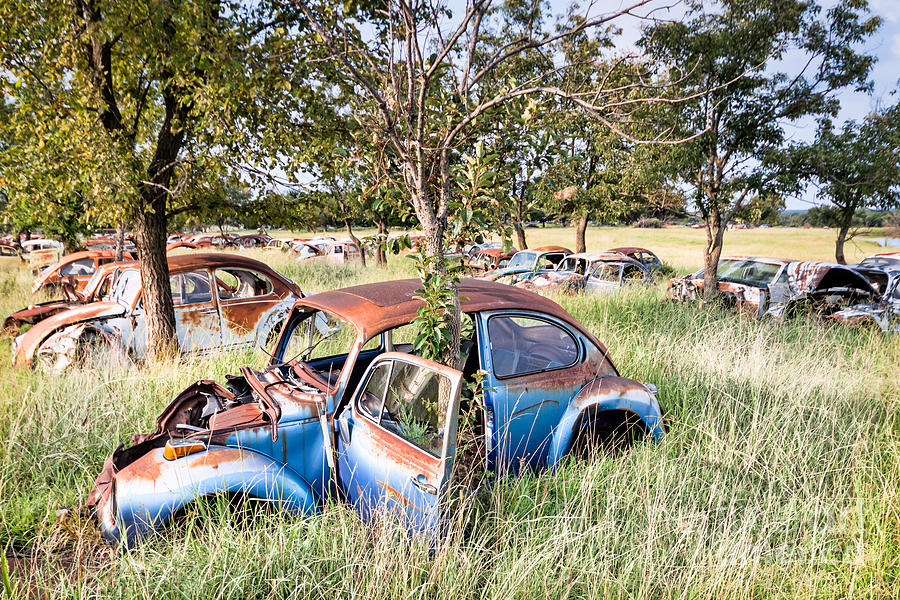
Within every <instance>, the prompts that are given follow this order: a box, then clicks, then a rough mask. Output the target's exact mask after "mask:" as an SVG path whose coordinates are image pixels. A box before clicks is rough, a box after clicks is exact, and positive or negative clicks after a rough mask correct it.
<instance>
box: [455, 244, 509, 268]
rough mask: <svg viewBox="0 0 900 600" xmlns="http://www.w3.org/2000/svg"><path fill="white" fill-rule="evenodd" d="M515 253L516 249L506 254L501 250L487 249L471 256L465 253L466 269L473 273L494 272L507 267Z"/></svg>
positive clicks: (475, 252)
mask: <svg viewBox="0 0 900 600" xmlns="http://www.w3.org/2000/svg"><path fill="white" fill-rule="evenodd" d="M515 253H516V250H515V249H513V250H510V251H509V252H504V251H503V249H501V248H485V249H483V250H476V251H474V252H473V253H471V254H469V255H466V254H465V253H463V256H462V260H463V262H464V264H465V266H466V268H468V269H470V270H471V271H475V272H479V271H480V272H484V271H493V270H494V269H499V268H502V267H503V266H505V265H506V263H508V262H509V260H510V259H511V258H512V257H513V256H514V255H515Z"/></svg>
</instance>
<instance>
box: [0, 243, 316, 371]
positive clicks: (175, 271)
mask: <svg viewBox="0 0 900 600" xmlns="http://www.w3.org/2000/svg"><path fill="white" fill-rule="evenodd" d="M168 263H169V274H170V279H171V280H172V286H173V290H176V289H177V294H176V293H175V292H174V291H173V299H174V300H175V316H176V334H177V336H178V341H179V344H180V346H181V348H182V350H183V351H191V352H203V351H208V350H212V349H216V348H222V347H225V348H231V347H246V346H255V345H263V344H265V343H266V342H267V341H268V340H269V339H270V337H271V336H272V335H274V332H276V331H277V328H278V327H279V326H280V324H281V323H283V322H284V320H285V318H286V317H287V315H288V313H289V311H290V309H291V307H292V306H293V304H294V302H295V301H296V300H297V299H299V298H301V297H303V294H302V292H301V291H300V288H299V287H297V285H296V284H295V283H294V282H292V281H291V280H289V279H287V278H285V277H284V276H282V275H281V274H279V273H278V272H276V271H275V270H273V269H271V268H270V267H269V266H267V265H266V264H264V263H262V262H260V261H257V260H254V259H252V258H248V257H245V256H238V255H232V254H218V253H217V254H184V255H178V256H169V258H168ZM221 273H226V274H228V275H227V276H228V277H230V278H232V279H234V280H235V284H233V285H232V284H229V283H228V282H226V281H223V280H222V277H225V276H226V275H221ZM109 298H110V301H107V302H92V303H87V304H83V305H79V306H74V307H70V308H68V309H66V310H62V311H60V312H58V313H57V314H55V315H52V316H50V317H48V318H46V319H44V320H42V321H40V322H39V323H37V324H36V325H35V326H34V327H32V328H31V329H29V330H28V331H27V332H25V333H24V334H22V335H20V336H19V337H18V338H16V341H15V343H14V347H13V353H14V364H15V365H16V366H31V365H33V364H35V362H36V360H37V359H38V358H40V361H41V363H42V364H43V365H45V366H47V367H49V368H52V369H54V370H60V369H63V368H66V367H68V366H70V365H71V364H72V360H73V359H74V357H75V356H76V355H75V350H74V348H77V347H78V346H79V344H80V343H82V342H83V343H84V344H87V343H88V342H91V343H93V342H102V341H104V340H110V341H111V342H110V343H109V344H107V345H108V346H111V347H112V348H113V349H114V350H116V351H117V352H119V353H124V354H125V356H123V357H122V358H128V359H141V358H143V357H144V354H145V352H146V340H145V324H144V313H143V308H142V305H141V298H142V296H141V288H140V271H139V270H138V266H137V264H136V263H125V264H121V265H120V266H119V268H118V274H117V279H116V282H115V287H114V289H113V290H112V291H111V293H110V296H109Z"/></svg>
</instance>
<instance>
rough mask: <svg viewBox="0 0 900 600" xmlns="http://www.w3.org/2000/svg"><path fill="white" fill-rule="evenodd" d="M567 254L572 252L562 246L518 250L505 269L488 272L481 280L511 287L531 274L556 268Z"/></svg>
mask: <svg viewBox="0 0 900 600" xmlns="http://www.w3.org/2000/svg"><path fill="white" fill-rule="evenodd" d="M569 254H572V251H571V250H569V249H568V248H564V247H562V246H539V247H537V248H529V249H528V250H520V251H519V252H516V253H515V254H514V255H513V256H512V258H510V259H509V263H508V264H507V265H506V266H505V267H503V268H498V269H494V270H492V271H488V272H487V273H485V274H484V275H482V276H481V279H485V280H487V281H496V282H498V283H505V284H507V285H512V284H515V283H517V282H519V281H520V280H521V279H522V278H523V277H526V276H528V275H529V274H531V273H535V272H537V271H543V270H548V269H553V268H556V265H558V264H559V262H560V261H561V260H562V259H563V258H565V257H566V256H568V255H569Z"/></svg>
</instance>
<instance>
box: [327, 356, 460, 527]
mask: <svg viewBox="0 0 900 600" xmlns="http://www.w3.org/2000/svg"><path fill="white" fill-rule="evenodd" d="M461 382H462V373H461V372H460V371H457V370H455V369H451V368H449V367H445V366H443V365H440V364H438V363H435V362H432V361H430V360H426V359H424V358H420V357H417V356H411V355H409V354H401V353H395V352H388V353H385V354H382V355H381V356H379V357H378V358H376V359H375V360H374V361H372V364H371V365H369V368H368V369H367V371H366V373H365V376H364V377H363V378H362V380H361V383H360V385H359V387H358V388H357V390H356V393H355V394H354V395H353V398H352V399H351V402H350V403H349V405H347V407H346V408H345V409H344V410H343V412H342V413H341V415H340V417H339V419H338V428H339V433H340V438H339V441H338V466H337V469H338V481H339V483H340V486H341V489H343V490H344V492H345V493H346V495H347V498H348V499H349V500H350V502H351V503H352V504H353V505H354V506H355V507H356V509H357V511H358V512H359V513H360V515H361V516H362V517H363V518H364V519H371V518H373V517H377V516H378V515H380V514H383V513H395V514H397V515H398V516H399V517H400V518H401V521H402V522H403V524H404V526H405V527H406V529H407V530H408V531H409V532H410V533H411V534H413V533H419V534H424V535H426V536H427V537H429V538H431V539H437V538H438V536H439V535H440V530H441V522H442V514H441V513H442V510H441V504H442V498H443V497H444V494H443V492H444V491H445V489H446V486H447V482H448V481H449V479H450V472H451V470H452V468H453V456H454V452H455V450H456V448H455V446H456V421H457V418H458V415H459V392H460V385H461Z"/></svg>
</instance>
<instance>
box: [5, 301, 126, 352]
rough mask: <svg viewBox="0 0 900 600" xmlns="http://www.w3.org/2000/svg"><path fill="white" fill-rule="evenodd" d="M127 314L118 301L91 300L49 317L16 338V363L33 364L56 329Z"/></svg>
mask: <svg viewBox="0 0 900 600" xmlns="http://www.w3.org/2000/svg"><path fill="white" fill-rule="evenodd" d="M124 314H125V307H124V306H122V305H121V304H118V303H116V302H91V303H90V304H84V305H82V306H75V307H73V308H70V309H68V310H64V311H62V312H59V313H56V314H55V315H53V316H52V317H48V318H46V319H44V320H43V321H41V322H40V323H38V324H37V325H35V326H34V327H32V328H31V329H29V330H28V331H26V332H25V333H24V334H22V335H20V336H19V337H18V338H16V343H15V348H14V352H15V354H14V357H13V360H14V364H15V365H16V366H27V365H31V363H32V361H33V360H34V355H35V352H37V349H38V347H40V345H41V344H42V343H43V342H44V340H46V339H47V338H48V337H50V335H51V334H53V333H54V332H55V331H57V330H59V329H62V328H63V327H68V326H69V325H74V324H76V323H83V322H85V321H92V320H94V319H108V318H110V317H118V316H121V315H124Z"/></svg>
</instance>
